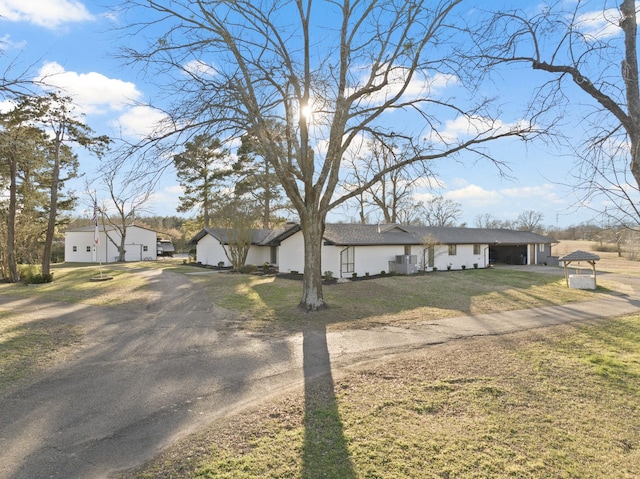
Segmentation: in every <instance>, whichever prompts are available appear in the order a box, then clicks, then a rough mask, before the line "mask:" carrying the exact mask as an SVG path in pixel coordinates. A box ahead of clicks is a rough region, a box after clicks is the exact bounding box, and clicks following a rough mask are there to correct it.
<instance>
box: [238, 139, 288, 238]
mask: <svg viewBox="0 0 640 479" xmlns="http://www.w3.org/2000/svg"><path fill="white" fill-rule="evenodd" d="M280 128H281V129H282V127H280ZM283 134H284V130H283ZM241 140H242V144H241V146H240V148H238V151H237V154H238V157H239V159H238V163H236V165H234V176H235V177H236V178H237V179H236V181H235V190H234V193H235V195H236V196H246V197H248V198H250V199H251V200H252V201H253V202H254V204H256V207H257V208H259V209H260V210H261V211H262V227H263V228H270V227H272V226H273V225H274V224H275V223H278V222H279V221H280V220H279V218H278V217H277V214H278V212H282V211H290V210H291V209H292V207H291V203H289V202H288V201H286V197H285V195H284V192H283V191H282V187H281V186H280V181H279V180H278V177H277V175H276V174H275V172H274V171H273V167H272V166H271V165H270V164H269V162H268V161H267V160H266V159H265V156H264V154H263V153H261V152H260V146H261V145H260V143H259V142H256V141H254V139H253V138H252V137H251V136H250V135H243V136H242V139H241Z"/></svg>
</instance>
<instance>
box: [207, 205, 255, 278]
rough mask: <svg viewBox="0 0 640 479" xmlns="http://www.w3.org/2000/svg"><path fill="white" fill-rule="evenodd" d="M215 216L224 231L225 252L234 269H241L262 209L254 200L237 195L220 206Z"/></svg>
mask: <svg viewBox="0 0 640 479" xmlns="http://www.w3.org/2000/svg"><path fill="white" fill-rule="evenodd" d="M215 218H216V224H217V225H220V227H221V228H223V231H224V233H223V236H224V239H225V242H226V244H225V245H224V248H223V249H224V254H225V255H226V257H227V259H228V260H229V262H230V263H231V265H232V266H233V268H234V269H240V268H241V267H242V266H244V265H245V262H246V261H247V255H248V254H249V248H251V243H252V241H253V228H254V227H255V226H256V224H257V223H259V221H260V211H259V209H257V208H256V207H255V206H254V203H253V202H252V201H248V200H247V199H243V198H241V197H237V196H235V197H232V198H229V199H228V200H227V201H226V202H224V204H222V205H220V206H219V208H218V209H217V210H216V213H215Z"/></svg>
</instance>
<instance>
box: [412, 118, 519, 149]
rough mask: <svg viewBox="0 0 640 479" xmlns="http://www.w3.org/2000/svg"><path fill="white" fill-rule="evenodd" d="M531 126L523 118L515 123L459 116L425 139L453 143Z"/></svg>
mask: <svg viewBox="0 0 640 479" xmlns="http://www.w3.org/2000/svg"><path fill="white" fill-rule="evenodd" d="M529 127H530V126H529V125H528V124H527V123H526V122H524V121H522V120H521V121H517V122H515V123H505V122H503V121H502V120H497V119H493V118H489V117H483V116H479V115H473V116H459V117H457V118H455V119H454V120H447V121H446V122H445V124H444V128H443V129H442V130H441V131H437V132H436V131H432V132H431V133H430V134H429V135H428V136H427V137H426V138H425V140H427V141H431V142H433V143H444V144H452V143H456V142H457V141H459V140H460V139H463V138H472V137H488V136H492V135H500V134H505V133H508V132H510V131H515V130H523V129H526V128H529Z"/></svg>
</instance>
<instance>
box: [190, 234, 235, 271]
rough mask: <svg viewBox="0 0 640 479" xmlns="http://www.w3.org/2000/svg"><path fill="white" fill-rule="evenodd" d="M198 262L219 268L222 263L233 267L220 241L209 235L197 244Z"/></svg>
mask: <svg viewBox="0 0 640 479" xmlns="http://www.w3.org/2000/svg"><path fill="white" fill-rule="evenodd" d="M196 261H197V262H198V263H202V264H208V265H211V266H217V265H218V263H219V262H220V261H222V262H223V263H224V265H225V266H231V263H230V262H229V259H228V258H227V256H226V255H225V253H224V249H223V248H222V245H221V244H220V241H218V240H217V239H216V238H214V237H213V236H211V235H209V234H207V235H205V236H204V237H203V238H202V239H200V241H198V244H196Z"/></svg>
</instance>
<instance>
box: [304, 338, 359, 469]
mask: <svg viewBox="0 0 640 479" xmlns="http://www.w3.org/2000/svg"><path fill="white" fill-rule="evenodd" d="M302 349H303V358H304V385H305V397H304V399H305V412H304V428H305V433H304V446H303V463H302V474H301V477H302V478H303V479H315V478H319V477H340V478H342V479H351V478H355V473H354V470H353V464H352V462H351V457H350V455H349V450H348V447H347V446H348V443H347V439H346V437H345V435H344V428H343V424H342V420H341V419H340V412H339V410H338V401H337V398H336V393H335V388H334V384H333V375H332V374H331V359H330V357H329V348H328V345H327V334H326V328H325V327H324V326H319V327H318V328H316V329H311V328H310V329H308V330H305V332H304V334H303V345H302Z"/></svg>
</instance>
